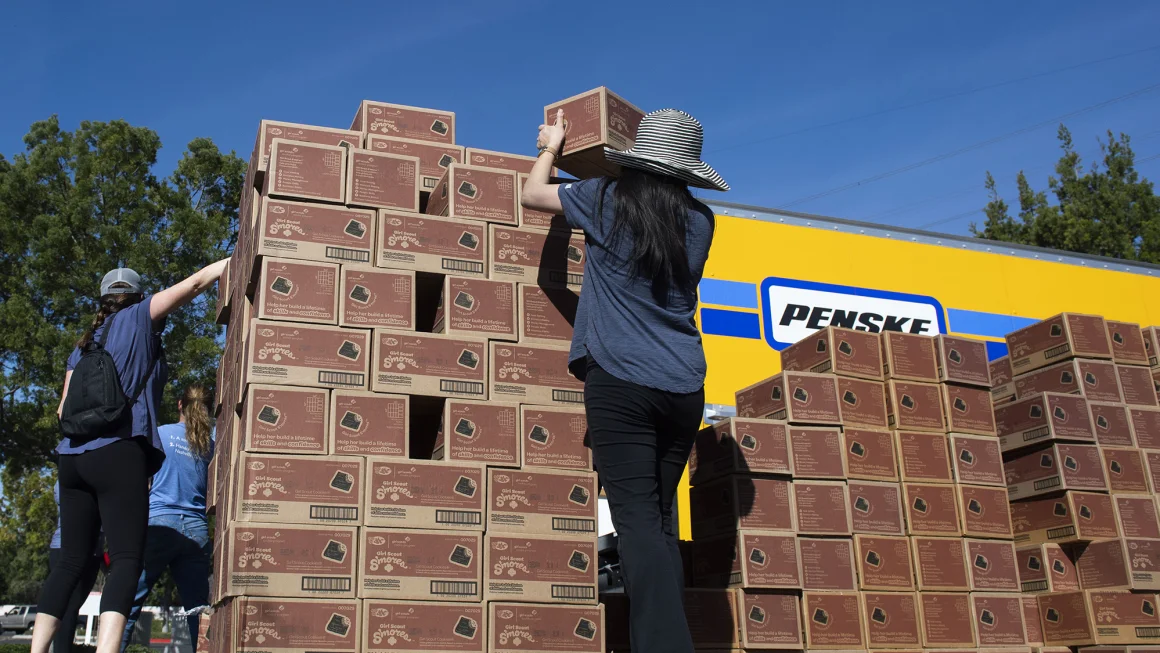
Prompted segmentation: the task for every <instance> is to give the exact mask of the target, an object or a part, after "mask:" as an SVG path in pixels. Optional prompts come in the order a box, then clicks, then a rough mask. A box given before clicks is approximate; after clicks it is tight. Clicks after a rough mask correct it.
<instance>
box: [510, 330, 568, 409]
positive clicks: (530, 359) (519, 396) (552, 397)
mask: <svg viewBox="0 0 1160 653" xmlns="http://www.w3.org/2000/svg"><path fill="white" fill-rule="evenodd" d="M568 357H569V347H567V346H564V345H524V344H517V343H506V342H493V343H491V346H490V360H491V376H490V377H488V378H489V380H490V382H489V383H488V385H489V386H490V392H491V396H492V398H494V399H498V400H500V401H518V402H519V403H521V404H537V405H540V406H583V405H584V382H583V381H580V380H579V379H577V378H576V377H574V376H572V372H571V371H569V369H568Z"/></svg>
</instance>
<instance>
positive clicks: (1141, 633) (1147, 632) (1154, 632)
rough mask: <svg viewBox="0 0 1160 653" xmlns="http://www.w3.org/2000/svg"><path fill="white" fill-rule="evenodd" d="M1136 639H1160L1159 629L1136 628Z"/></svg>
mask: <svg viewBox="0 0 1160 653" xmlns="http://www.w3.org/2000/svg"><path fill="white" fill-rule="evenodd" d="M1136 637H1148V638H1152V637H1160V628H1157V627H1155V626H1137V627H1136Z"/></svg>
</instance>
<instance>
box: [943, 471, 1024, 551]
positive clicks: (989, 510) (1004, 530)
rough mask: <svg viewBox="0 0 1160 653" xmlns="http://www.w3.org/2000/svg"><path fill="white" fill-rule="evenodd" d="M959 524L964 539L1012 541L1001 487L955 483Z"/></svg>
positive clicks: (1009, 517) (1007, 512)
mask: <svg viewBox="0 0 1160 653" xmlns="http://www.w3.org/2000/svg"><path fill="white" fill-rule="evenodd" d="M955 488H957V490H958V506H959V523H960V524H962V528H963V534H964V535H966V536H967V537H997V538H1004V539H1011V538H1012V537H1013V536H1014V533H1013V532H1012V530H1011V513H1010V511H1009V510H1008V507H1007V505H1008V501H1007V492H1006V490H1004V489H1003V488H997V487H987V486H982V485H962V484H956V485H955Z"/></svg>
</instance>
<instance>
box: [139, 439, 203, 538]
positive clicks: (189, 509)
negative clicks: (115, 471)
mask: <svg viewBox="0 0 1160 653" xmlns="http://www.w3.org/2000/svg"><path fill="white" fill-rule="evenodd" d="M158 431H159V433H160V435H161V446H162V447H164V449H165V463H164V464H163V465H162V466H161V470H160V471H159V472H157V474H155V475H154V476H153V487H152V488H151V489H150V490H149V516H150V518H152V517H156V516H159V515H188V516H191V517H202V518H204V517H205V499H206V492H207V489H206V488H207V485H208V479H209V461H210V458H211V457H212V455H213V443H212V441H211V443H210V449H209V452H208V453H206V454H205V455H198V454H197V452H195V451H193V449H192V447H191V446H190V444H189V441H188V438H187V436H186V425H185V424H180V423H179V424H166V425H164V426H162V427H161V428H160V429H158Z"/></svg>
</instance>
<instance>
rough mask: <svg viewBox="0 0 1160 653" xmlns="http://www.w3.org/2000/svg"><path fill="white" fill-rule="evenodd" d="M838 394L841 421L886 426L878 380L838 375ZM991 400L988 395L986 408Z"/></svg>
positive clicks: (849, 423) (881, 389) (880, 384)
mask: <svg viewBox="0 0 1160 653" xmlns="http://www.w3.org/2000/svg"><path fill="white" fill-rule="evenodd" d="M837 382H838V396H839V397H841V398H842V423H843V424H848V425H850V426H866V427H869V428H883V429H884V428H886V427H887V426H888V422H887V417H886V412H887V411H886V386H885V385H883V384H882V382H880V381H867V380H865V379H851V378H847V377H842V376H839V377H838V378H837ZM990 407H991V400H990V396H989V395H988V398H987V408H988V409H990Z"/></svg>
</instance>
